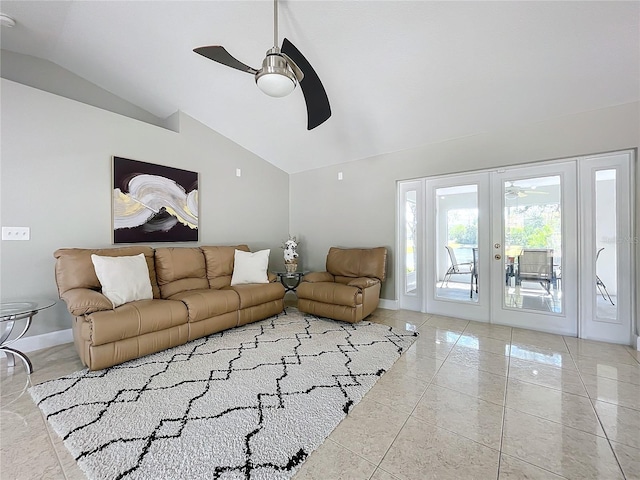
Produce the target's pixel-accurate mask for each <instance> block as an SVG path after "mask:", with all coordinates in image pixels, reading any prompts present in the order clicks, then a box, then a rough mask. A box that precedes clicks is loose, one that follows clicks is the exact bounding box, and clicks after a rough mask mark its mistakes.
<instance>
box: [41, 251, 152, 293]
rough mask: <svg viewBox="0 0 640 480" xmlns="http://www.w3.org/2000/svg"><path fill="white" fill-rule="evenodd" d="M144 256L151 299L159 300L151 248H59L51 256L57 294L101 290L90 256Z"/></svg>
mask: <svg viewBox="0 0 640 480" xmlns="http://www.w3.org/2000/svg"><path fill="white" fill-rule="evenodd" d="M140 253H142V254H144V258H145V260H146V262H147V267H148V269H149V280H150V281H151V290H152V291H153V298H160V290H159V288H158V281H157V279H156V269H155V259H154V255H153V248H151V247H145V246H131V247H120V248H93V249H89V248H60V249H58V250H56V251H55V253H54V254H53V256H54V257H55V258H56V284H57V285H58V293H59V295H60V296H62V295H63V294H64V293H65V292H67V291H69V290H71V289H73V288H89V289H91V290H98V291H100V289H101V288H102V286H101V285H100V281H99V280H98V277H97V276H96V270H95V267H94V266H93V262H92V261H91V255H92V254H95V255H100V256H102V257H123V256H133V255H138V254H140Z"/></svg>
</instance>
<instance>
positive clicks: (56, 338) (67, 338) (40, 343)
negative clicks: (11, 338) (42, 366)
mask: <svg viewBox="0 0 640 480" xmlns="http://www.w3.org/2000/svg"><path fill="white" fill-rule="evenodd" d="M70 342H73V332H72V331H71V329H70V328H67V329H66V330H57V331H55V332H49V333H43V334H41V335H33V336H31V337H23V338H21V339H20V340H18V341H17V342H16V343H12V344H11V345H10V347H11V348H15V349H16V350H20V351H21V352H33V351H35V350H41V349H43V348H48V347H55V346H56V345H62V344H63V343H70Z"/></svg>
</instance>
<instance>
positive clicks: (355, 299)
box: [296, 282, 362, 307]
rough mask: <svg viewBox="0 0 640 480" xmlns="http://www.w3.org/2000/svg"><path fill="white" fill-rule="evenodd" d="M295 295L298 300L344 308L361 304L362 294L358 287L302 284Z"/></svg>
mask: <svg viewBox="0 0 640 480" xmlns="http://www.w3.org/2000/svg"><path fill="white" fill-rule="evenodd" d="M296 295H297V296H298V298H304V299H308V300H313V301H315V302H321V303H330V304H334V305H344V306H345V307H355V306H356V305H361V304H362V293H361V291H360V289H359V288H358V287H352V286H349V285H345V284H342V283H335V282H316V283H310V282H303V283H301V284H300V285H299V286H298V288H297V289H296Z"/></svg>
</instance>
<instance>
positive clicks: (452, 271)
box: [441, 245, 474, 287]
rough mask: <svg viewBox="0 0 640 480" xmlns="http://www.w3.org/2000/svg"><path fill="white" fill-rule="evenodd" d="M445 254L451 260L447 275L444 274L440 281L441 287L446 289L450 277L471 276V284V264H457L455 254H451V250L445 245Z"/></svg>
mask: <svg viewBox="0 0 640 480" xmlns="http://www.w3.org/2000/svg"><path fill="white" fill-rule="evenodd" d="M444 248H446V249H447V252H448V253H449V259H450V260H451V265H450V266H449V268H448V270H447V273H445V274H444V279H443V281H442V285H441V286H442V287H446V286H448V285H449V279H450V278H451V275H471V282H472V284H473V273H474V271H473V262H466V263H458V261H457V260H456V254H455V253H454V252H453V248H451V247H449V246H448V245H445V247H444Z"/></svg>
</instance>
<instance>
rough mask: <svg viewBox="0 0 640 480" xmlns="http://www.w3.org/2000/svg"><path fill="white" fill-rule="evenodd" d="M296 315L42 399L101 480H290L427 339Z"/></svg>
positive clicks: (52, 386) (53, 388)
mask: <svg viewBox="0 0 640 480" xmlns="http://www.w3.org/2000/svg"><path fill="white" fill-rule="evenodd" d="M288 310H289V314H288V315H287V314H286V312H285V313H283V314H282V315H279V316H275V317H272V318H270V319H267V320H263V321H261V322H256V323H253V324H249V325H245V326H242V327H238V328H234V329H230V330H226V331H224V332H221V333H217V334H214V335H210V336H208V337H205V338H201V339H198V340H194V341H192V342H189V343H187V344H185V345H182V346H179V347H174V348H171V349H168V350H166V351H163V352H160V353H156V354H153V355H148V356H146V357H143V358H140V359H137V360H132V361H129V362H126V363H124V364H121V365H117V366H115V367H111V368H107V369H105V370H100V371H95V372H89V371H87V370H83V371H81V372H76V373H74V374H71V375H67V376H65V377H62V378H60V379H58V380H52V381H49V382H45V383H42V384H40V385H36V386H34V387H32V388H31V389H30V393H31V395H32V397H33V399H34V401H35V402H36V403H37V404H38V406H39V407H40V408H41V409H42V411H43V413H44V414H45V415H46V418H47V419H48V421H49V422H50V423H51V425H52V426H53V428H54V430H55V431H56V432H57V433H58V434H59V435H60V436H61V437H62V439H63V440H64V444H65V446H66V447H67V448H68V449H69V451H70V452H71V453H72V455H73V456H74V458H75V459H76V461H77V462H78V464H79V465H80V467H81V468H82V470H83V471H84V472H85V473H86V474H87V476H88V477H89V478H91V479H183V478H184V479H200V478H202V479H204V478H207V479H209V478H217V479H218V478H219V479H225V480H226V479H288V478H291V477H292V476H293V474H294V473H295V472H296V470H297V469H298V468H299V467H300V465H301V464H302V463H303V462H304V460H305V459H306V458H307V457H308V455H309V454H310V453H311V452H312V451H313V450H315V449H316V448H318V447H319V446H320V445H321V444H322V442H323V441H324V439H325V438H326V437H327V436H328V435H329V434H330V433H331V431H332V430H333V429H334V428H335V427H336V426H337V425H338V423H339V422H340V421H341V420H342V418H344V416H345V415H346V414H348V412H349V411H350V410H351V409H352V408H353V407H354V406H355V405H356V404H357V403H358V402H359V401H360V400H361V399H362V397H363V396H364V394H365V393H366V392H367V391H368V390H369V389H370V388H371V387H372V386H373V384H374V383H375V382H376V381H377V379H378V378H379V377H380V376H381V375H382V374H384V372H385V371H386V370H388V369H389V367H390V366H391V365H393V363H394V362H395V361H396V360H397V359H398V358H399V356H400V354H401V353H402V352H403V351H404V350H405V349H407V348H408V347H409V346H410V345H411V344H412V343H413V341H414V340H415V336H416V335H417V334H416V333H414V332H405V331H403V330H398V329H394V328H391V327H388V326H385V325H380V324H376V323H372V322H366V321H365V322H360V323H358V324H349V323H344V322H336V321H333V320H328V319H324V318H318V317H315V316H312V315H303V314H301V313H299V312H298V311H297V310H296V309H294V308H289V309H288Z"/></svg>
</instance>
